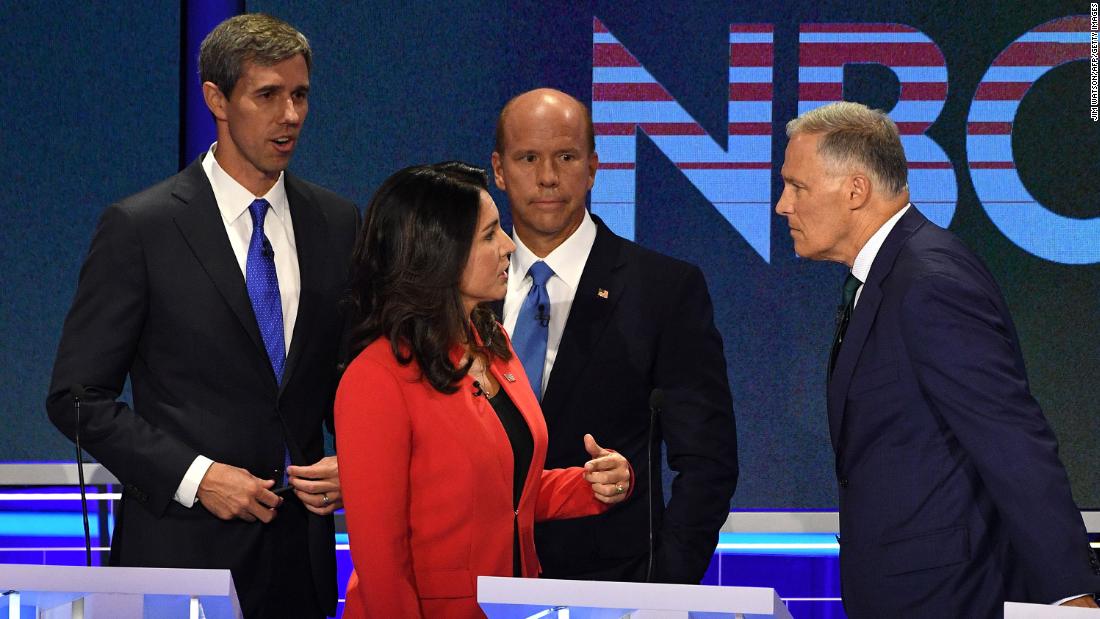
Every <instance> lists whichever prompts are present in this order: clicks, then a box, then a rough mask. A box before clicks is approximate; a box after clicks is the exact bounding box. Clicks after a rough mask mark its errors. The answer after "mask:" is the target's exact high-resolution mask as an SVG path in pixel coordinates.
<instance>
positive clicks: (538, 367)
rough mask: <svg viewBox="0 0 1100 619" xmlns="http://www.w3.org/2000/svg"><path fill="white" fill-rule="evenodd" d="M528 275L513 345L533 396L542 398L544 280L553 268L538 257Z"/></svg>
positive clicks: (546, 318)
mask: <svg viewBox="0 0 1100 619" xmlns="http://www.w3.org/2000/svg"><path fill="white" fill-rule="evenodd" d="M527 274H528V275H530V276H531V291H530V292H528V293H527V298H525V299H524V300H523V305H522V306H520V308H519V316H518V317H517V318H516V328H515V329H514V331H513V332H514V333H515V335H514V337H512V346H513V348H515V350H516V355H517V356H518V357H519V361H520V363H522V364H523V369H524V371H526V372H527V379H528V380H529V381H530V382H531V390H532V391H534V392H535V399H536V400H540V401H541V400H542V368H543V365H544V364H545V363H546V337H547V335H548V334H549V332H550V328H549V326H550V297H549V296H548V295H547V294H546V282H547V281H549V280H550V277H551V276H552V275H554V270H553V269H551V268H550V267H549V266H547V264H546V263H545V262H542V261H541V260H540V261H538V262H536V263H534V264H532V265H531V268H530V269H529V270H528V271H527Z"/></svg>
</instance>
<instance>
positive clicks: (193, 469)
mask: <svg viewBox="0 0 1100 619" xmlns="http://www.w3.org/2000/svg"><path fill="white" fill-rule="evenodd" d="M211 464H214V461H213V460H211V459H210V458H207V457H206V456H201V455H200V456H199V457H197V458H195V461H194V462H192V463H191V466H189V467H188V468H187V472H186V473H184V474H183V481H181V482H180V485H179V488H176V494H175V496H173V497H172V498H173V499H175V500H176V502H177V503H179V504H180V505H182V506H184V507H191V506H193V505H194V504H195V495H197V494H198V493H199V483H201V482H202V478H203V477H205V476H206V470H207V469H209V468H210V465H211Z"/></svg>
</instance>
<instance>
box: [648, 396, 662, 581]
mask: <svg viewBox="0 0 1100 619" xmlns="http://www.w3.org/2000/svg"><path fill="white" fill-rule="evenodd" d="M664 405H665V392H663V391H661V390H660V389H659V388H657V389H654V390H653V391H651V392H650V393H649V438H648V439H647V440H646V475H647V476H648V478H647V479H646V481H647V482H648V485H649V488H648V489H647V491H646V494H647V495H648V496H649V565H648V566H647V567H646V571H645V581H646V582H653V570H654V568H655V567H656V565H655V564H656V560H657V555H656V552H655V549H654V542H653V538H654V530H653V509H654V504H653V500H654V497H653V428H654V426H656V425H657V415H658V414H659V413H660V412H661V409H662V408H664ZM658 474H660V472H658ZM661 506H662V508H663V507H664V499H663V497H662V500H661Z"/></svg>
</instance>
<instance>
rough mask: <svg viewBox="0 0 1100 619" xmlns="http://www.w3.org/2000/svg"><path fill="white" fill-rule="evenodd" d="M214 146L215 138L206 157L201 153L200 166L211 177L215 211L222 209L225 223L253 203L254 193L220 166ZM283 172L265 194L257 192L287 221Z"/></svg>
mask: <svg viewBox="0 0 1100 619" xmlns="http://www.w3.org/2000/svg"><path fill="white" fill-rule="evenodd" d="M217 148H218V143H217V142H214V143H213V144H211V145H210V149H209V150H208V151H207V153H206V157H203V160H202V167H203V170H205V171H206V177H207V178H208V179H209V180H210V188H211V189H213V190H214V199H215V201H217V203H218V211H220V212H221V216H222V221H223V222H224V223H225V225H227V226H228V225H229V224H231V223H233V222H234V221H236V220H237V218H239V217H241V216H242V215H244V213H246V212H247V211H248V206H249V205H250V204H252V202H253V200H255V199H256V196H254V195H252V192H251V191H249V190H247V189H245V188H244V186H243V185H241V184H240V183H239V182H237V179H235V178H233V177H232V176H230V175H229V173H228V172H226V171H225V170H224V169H223V168H222V167H221V165H220V164H219V163H218V160H217V159H215V158H214V151H215V150H217ZM285 176H286V175H285V174H284V173H283V172H280V173H279V180H277V181H275V184H274V185H272V187H271V189H269V190H268V191H267V193H266V194H264V195H262V196H259V197H261V198H263V199H265V200H267V202H268V204H270V205H271V212H272V213H273V214H274V215H275V216H276V217H278V218H279V219H280V220H281V221H284V222H285V221H286V218H285V215H286V213H287V212H288V205H287V198H286V184H285V183H284V178H285Z"/></svg>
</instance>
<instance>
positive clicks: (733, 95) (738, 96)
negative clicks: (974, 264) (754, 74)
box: [729, 82, 772, 101]
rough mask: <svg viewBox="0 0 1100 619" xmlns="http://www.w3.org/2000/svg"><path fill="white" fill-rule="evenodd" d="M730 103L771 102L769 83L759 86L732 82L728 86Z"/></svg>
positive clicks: (754, 83)
mask: <svg viewBox="0 0 1100 619" xmlns="http://www.w3.org/2000/svg"><path fill="white" fill-rule="evenodd" d="M729 97H730V99H729V100H730V101H771V100H772V85H771V82H768V83H766V84H761V83H757V82H752V83H746V82H734V83H732V84H730V89H729Z"/></svg>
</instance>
